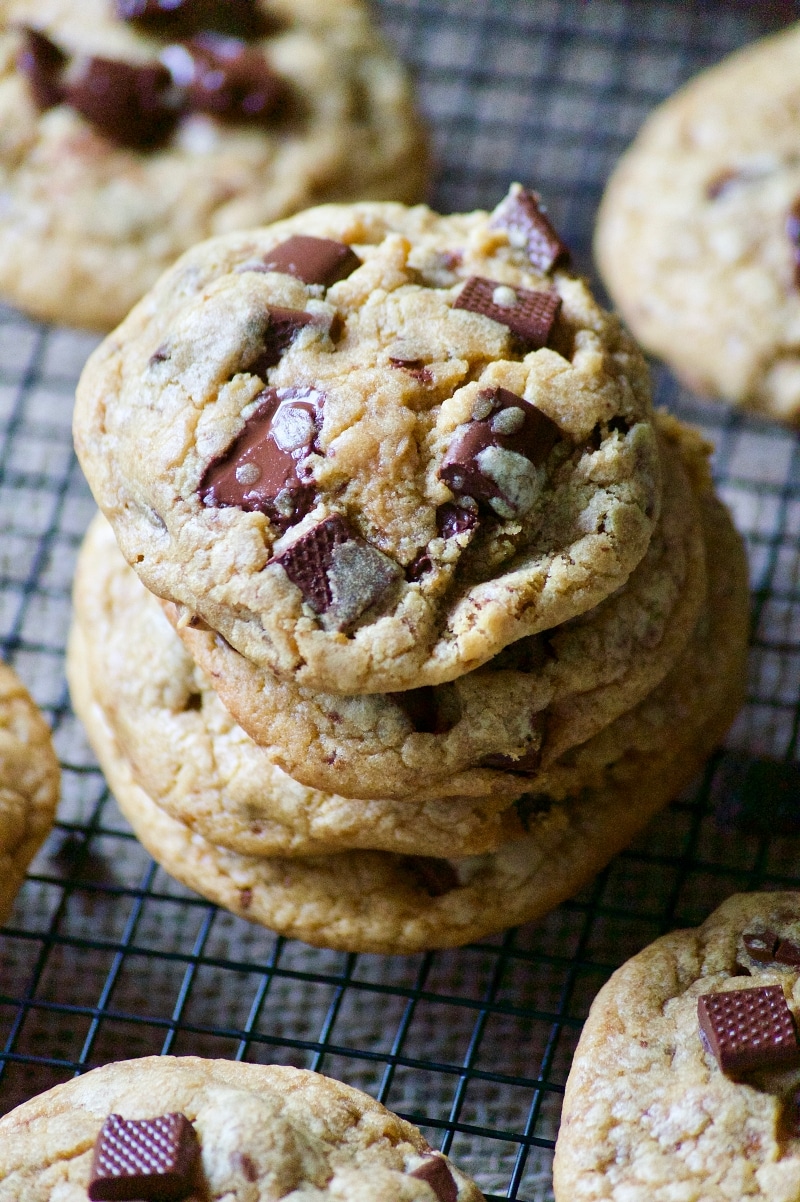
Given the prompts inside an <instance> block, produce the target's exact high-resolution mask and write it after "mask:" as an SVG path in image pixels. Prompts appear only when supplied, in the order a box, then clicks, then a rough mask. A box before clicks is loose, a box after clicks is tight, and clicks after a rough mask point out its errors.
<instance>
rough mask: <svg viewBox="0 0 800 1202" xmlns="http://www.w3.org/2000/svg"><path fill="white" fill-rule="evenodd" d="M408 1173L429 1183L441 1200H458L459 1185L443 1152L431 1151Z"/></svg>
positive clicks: (446, 1201) (444, 1201) (447, 1201)
mask: <svg viewBox="0 0 800 1202" xmlns="http://www.w3.org/2000/svg"><path fill="white" fill-rule="evenodd" d="M408 1175H409V1177H416V1179H417V1180H418V1181H424V1182H425V1183H426V1184H427V1185H429V1186H430V1187H431V1189H432V1190H433V1192H434V1193H435V1194H436V1197H437V1198H438V1199H439V1202H457V1199H458V1186H457V1185H456V1183H455V1181H454V1180H453V1174H452V1173H451V1172H450V1169H449V1168H448V1165H447V1161H446V1160H445V1158H444V1156H442V1154H441V1152H431V1154H430V1156H426V1157H425V1159H424V1160H423V1161H422V1162H421V1164H418V1165H417V1167H416V1168H415V1169H412V1170H411V1172H410V1173H409V1174H408Z"/></svg>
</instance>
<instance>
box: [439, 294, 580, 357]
mask: <svg viewBox="0 0 800 1202" xmlns="http://www.w3.org/2000/svg"><path fill="white" fill-rule="evenodd" d="M453 308H454V309H466V310H467V311H468V312H470V313H480V315H481V316H482V317H490V318H491V319H492V321H498V322H500V324H501V325H504V326H507V328H508V330H509V331H510V333H511V334H513V336H514V338H515V340H516V341H517V343H518V344H519V346H520V348H521V349H522V350H523V351H526V352H527V351H538V350H540V349H541V348H542V347H543V346H547V343H548V340H549V338H550V335H551V333H552V331H553V326H554V325H555V320H556V318H557V317H558V314H559V310H560V309H561V297H560V296H559V295H558V294H557V293H555V292H546V291H533V290H531V289H530V288H511V287H509V286H508V285H507V284H501V283H500V282H499V281H497V280H487V279H484V278H483V277H482V276H477V275H474V276H471V277H470V278H469V279H468V280H467V282H466V284H465V285H464V287H463V288H462V289H461V291H460V293H459V294H458V297H457V298H456V300H455V302H454V303H453Z"/></svg>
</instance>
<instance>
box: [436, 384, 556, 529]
mask: <svg viewBox="0 0 800 1202" xmlns="http://www.w3.org/2000/svg"><path fill="white" fill-rule="evenodd" d="M475 413H476V414H477V416H476V417H475V418H474V419H473V420H472V421H471V422H470V423H469V424H468V425H466V426H464V427H462V428H461V432H460V433H456V435H455V437H454V438H453V440H452V442H451V443H450V446H449V448H448V451H447V454H446V455H445V457H444V459H443V461H442V465H441V467H440V468H439V473H438V474H439V479H440V480H443V481H444V482H445V484H446V485H447V486H448V488H450V489H451V490H452V491H453V492H454V493H456V495H462V496H468V497H472V498H473V499H474V500H476V501H483V502H485V503H486V504H488V505H490V506H491V508H492V509H494V510H495V512H496V513H498V514H499V515H500V516H501V517H504V518H513V517H517V516H519V515H522V514H526V513H528V512H529V511H530V510H531V509H532V508H533V505H534V504H535V502H536V500H537V498H538V496H539V493H540V491H541V486H542V478H541V473H540V472H539V471H538V470H537V469H538V468H539V467H540V466H541V465H542V464H543V463H544V461H545V460H546V459H547V456H548V455H549V454H550V451H551V450H552V449H553V447H554V446H555V444H556V442H557V441H558V439H559V438H560V431H559V428H558V426H557V425H556V424H555V422H553V421H551V419H550V418H549V417H547V416H546V415H545V414H544V413H542V411H541V410H540V409H537V408H536V406H535V405H532V404H531V403H530V402H529V401H525V400H523V399H522V397H519V396H516V395H515V394H514V393H513V392H509V391H508V389H506V388H489V389H485V390H484V391H483V392H480V393H478V398H477V401H476V405H475ZM484 414H485V416H484Z"/></svg>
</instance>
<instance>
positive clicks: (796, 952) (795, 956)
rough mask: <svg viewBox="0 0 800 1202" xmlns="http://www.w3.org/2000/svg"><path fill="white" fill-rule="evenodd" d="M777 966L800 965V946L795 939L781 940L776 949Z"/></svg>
mask: <svg viewBox="0 0 800 1202" xmlns="http://www.w3.org/2000/svg"><path fill="white" fill-rule="evenodd" d="M775 963H776V964H792V965H797V964H800V945H798V944H797V943H795V942H794V940H793V939H781V941H780V942H779V944H778V946H777V948H776V949H775Z"/></svg>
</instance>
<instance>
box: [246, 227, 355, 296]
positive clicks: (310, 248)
mask: <svg viewBox="0 0 800 1202" xmlns="http://www.w3.org/2000/svg"><path fill="white" fill-rule="evenodd" d="M360 266H361V260H360V259H359V257H358V255H357V254H356V253H355V251H353V250H351V248H350V247H349V246H348V245H347V244H346V243H345V242H336V241H335V240H334V239H333V238H312V237H311V235H310V234H294V235H293V236H292V237H291V238H287V240H286V241H285V242H281V243H280V244H279V245H278V246H275V247H273V249H272V250H271V251H269V253H268V254H267V257H266V258H265V260H264V268H265V270H266V271H282V272H285V273H286V275H293V276H295V278H296V279H298V280H302V281H303V283H304V284H322V285H324V287H326V288H330V286H331V284H335V283H337V282H338V281H339V280H343V279H345V278H346V277H347V276H349V275H352V273H353V272H354V271H355V269H356V268H357V267H360Z"/></svg>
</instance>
